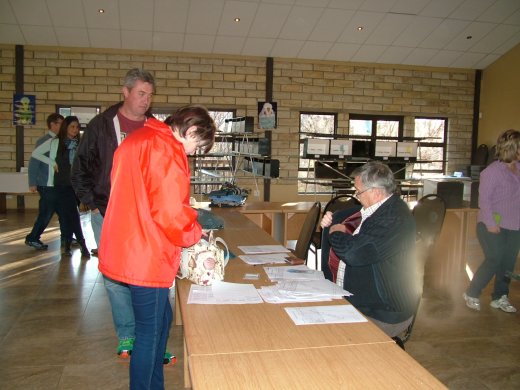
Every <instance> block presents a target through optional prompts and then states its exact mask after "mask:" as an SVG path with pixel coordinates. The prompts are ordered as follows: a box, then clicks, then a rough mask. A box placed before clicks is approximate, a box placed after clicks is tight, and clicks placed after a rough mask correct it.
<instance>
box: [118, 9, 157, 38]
mask: <svg viewBox="0 0 520 390" xmlns="http://www.w3.org/2000/svg"><path fill="white" fill-rule="evenodd" d="M124 1H125V3H124V6H122V7H119V13H120V15H119V17H120V18H121V19H120V20H121V29H122V30H127V31H128V30H135V31H149V32H151V31H152V30H153V28H154V26H153V3H152V4H150V3H149V2H147V1H142V0H124ZM150 37H151V35H150Z"/></svg>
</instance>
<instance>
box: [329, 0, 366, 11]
mask: <svg viewBox="0 0 520 390" xmlns="http://www.w3.org/2000/svg"><path fill="white" fill-rule="evenodd" d="M364 1H365V0H330V3H329V8H336V9H351V10H356V9H358V8H359V7H360V6H361V4H363V2H364Z"/></svg>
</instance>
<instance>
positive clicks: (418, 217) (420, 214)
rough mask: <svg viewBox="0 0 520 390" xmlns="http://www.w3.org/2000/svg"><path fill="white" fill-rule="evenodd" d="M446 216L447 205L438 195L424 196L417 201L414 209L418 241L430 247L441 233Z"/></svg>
mask: <svg viewBox="0 0 520 390" xmlns="http://www.w3.org/2000/svg"><path fill="white" fill-rule="evenodd" d="M445 214H446V203H445V202H444V200H443V199H442V198H441V197H440V196H438V195H436V194H429V195H426V196H423V197H422V198H421V199H419V200H418V201H417V204H416V205H415V207H414V209H413V216H414V218H415V226H416V231H417V239H418V240H420V241H422V242H423V244H424V245H426V247H430V246H431V245H432V244H433V243H434V242H435V239H436V238H437V236H438V235H439V233H440V231H441V228H442V224H443V222H444V216H445Z"/></svg>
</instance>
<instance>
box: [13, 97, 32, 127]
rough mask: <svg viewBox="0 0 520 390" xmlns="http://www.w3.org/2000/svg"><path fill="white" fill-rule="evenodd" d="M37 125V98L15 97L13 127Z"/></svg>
mask: <svg viewBox="0 0 520 390" xmlns="http://www.w3.org/2000/svg"><path fill="white" fill-rule="evenodd" d="M35 123H36V96H35V95H24V94H15V95H14V96H13V125H15V126H24V125H34V124H35Z"/></svg>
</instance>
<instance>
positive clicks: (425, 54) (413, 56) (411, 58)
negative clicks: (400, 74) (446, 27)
mask: <svg viewBox="0 0 520 390" xmlns="http://www.w3.org/2000/svg"><path fill="white" fill-rule="evenodd" d="M437 53H438V50H435V49H422V48H416V49H413V50H412V52H411V53H410V54H409V55H408V56H407V57H406V58H405V59H404V60H403V62H402V63H403V64H406V65H426V64H427V63H428V62H429V61H430V60H431V59H432V58H433V56H434V55H435V54H437Z"/></svg>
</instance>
